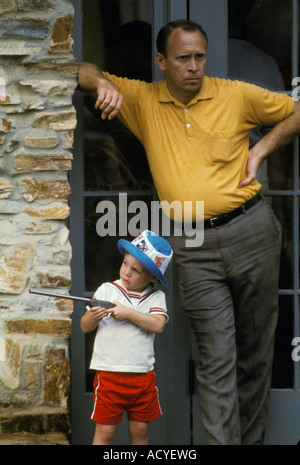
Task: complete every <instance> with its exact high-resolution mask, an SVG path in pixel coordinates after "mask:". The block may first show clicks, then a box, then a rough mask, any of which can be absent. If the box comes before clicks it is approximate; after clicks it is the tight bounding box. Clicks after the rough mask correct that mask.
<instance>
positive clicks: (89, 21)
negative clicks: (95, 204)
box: [82, 0, 152, 190]
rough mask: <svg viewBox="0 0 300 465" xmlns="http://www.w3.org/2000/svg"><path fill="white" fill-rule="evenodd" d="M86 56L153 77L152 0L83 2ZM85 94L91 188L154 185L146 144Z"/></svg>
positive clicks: (115, 70)
mask: <svg viewBox="0 0 300 465" xmlns="http://www.w3.org/2000/svg"><path fill="white" fill-rule="evenodd" d="M82 7H83V37H84V42H83V43H84V45H83V60H84V61H89V62H92V63H95V64H97V65H98V66H99V67H100V68H101V69H104V70H106V71H109V72H111V73H112V74H116V75H119V76H126V77H129V78H133V79H140V80H145V81H148V82H150V81H151V80H152V0H144V1H133V0H132V1H130V0H126V1H125V0H123V1H121V0H119V1H116V0H113V1H112V0H110V1H109V2H108V1H107V0H92V1H89V2H83V4H82ZM94 104H95V102H94V100H93V99H91V98H90V97H85V98H84V106H85V109H84V158H85V190H128V189H130V190H141V189H149V188H152V177H151V175H150V171H149V167H148V162H147V159H146V155H145V151H144V148H143V146H142V144H141V143H140V142H139V141H138V140H137V139H136V138H135V137H134V136H133V134H132V133H130V132H129V131H128V129H127V128H126V127H125V126H124V125H123V124H122V123H121V122H120V121H119V120H118V119H117V118H115V119H114V120H112V121H103V120H102V119H101V113H100V111H99V110H97V111H96V110H95V108H94Z"/></svg>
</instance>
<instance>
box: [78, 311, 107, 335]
mask: <svg viewBox="0 0 300 465" xmlns="http://www.w3.org/2000/svg"><path fill="white" fill-rule="evenodd" d="M108 313H109V312H108V310H107V309H105V308H103V307H92V308H91V309H90V310H87V311H86V313H85V314H84V315H83V317H82V318H81V322H80V326H81V329H82V331H83V332H84V333H90V332H91V331H93V330H94V329H95V328H97V326H98V324H99V321H101V320H102V318H104V317H105V316H107V315H108Z"/></svg>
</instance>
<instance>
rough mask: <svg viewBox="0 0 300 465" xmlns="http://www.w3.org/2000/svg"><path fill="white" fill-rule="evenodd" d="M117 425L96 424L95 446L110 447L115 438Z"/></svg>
mask: <svg viewBox="0 0 300 465" xmlns="http://www.w3.org/2000/svg"><path fill="white" fill-rule="evenodd" d="M116 428H117V425H103V424H102V423H96V428H95V435H94V439H93V443H92V445H93V446H109V445H110V444H111V442H112V440H113V438H114V436H115V432H116Z"/></svg>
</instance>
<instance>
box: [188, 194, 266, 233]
mask: <svg viewBox="0 0 300 465" xmlns="http://www.w3.org/2000/svg"><path fill="white" fill-rule="evenodd" d="M261 199H262V195H261V194H259V193H258V194H256V195H254V197H252V198H251V199H249V200H247V202H245V203H243V205H241V206H240V207H237V208H235V209H234V210H231V211H230V212H228V213H222V214H221V215H218V216H214V217H213V218H209V219H208V220H204V228H217V227H218V226H223V224H226V223H228V221H230V220H232V219H233V218H236V217H237V216H239V215H241V214H242V213H245V212H246V211H247V210H249V209H250V208H251V207H254V205H256V204H257V203H258V202H259V201H260V200H261ZM195 224H196V223H195Z"/></svg>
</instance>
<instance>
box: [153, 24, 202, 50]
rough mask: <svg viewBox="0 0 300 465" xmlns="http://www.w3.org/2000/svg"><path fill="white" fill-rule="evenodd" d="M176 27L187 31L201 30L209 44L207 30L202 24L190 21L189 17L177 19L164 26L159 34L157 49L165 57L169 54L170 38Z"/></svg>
mask: <svg viewBox="0 0 300 465" xmlns="http://www.w3.org/2000/svg"><path fill="white" fill-rule="evenodd" d="M174 29H182V30H183V31H185V32H195V31H199V32H200V33H201V34H202V35H203V37H204V39H205V41H206V45H207V44H208V38H207V35H206V32H205V31H204V29H203V28H202V27H201V26H200V24H198V23H195V22H194V21H189V20H188V19H177V20H176V21H171V22H170V23H168V24H166V25H165V26H163V27H162V28H161V30H160V31H159V32H158V34H157V38H156V48H157V51H158V52H159V53H161V54H162V55H163V56H164V57H165V58H167V55H168V47H167V44H168V39H169V37H170V35H171V34H172V32H173V31H174Z"/></svg>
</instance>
